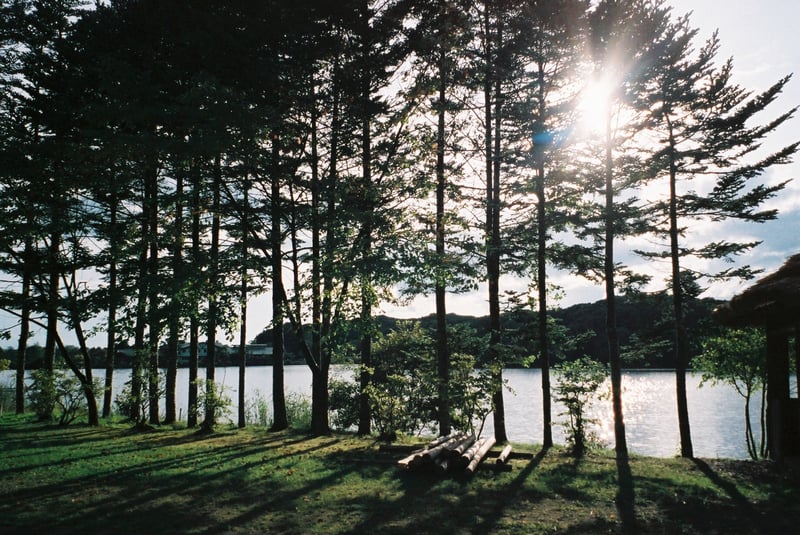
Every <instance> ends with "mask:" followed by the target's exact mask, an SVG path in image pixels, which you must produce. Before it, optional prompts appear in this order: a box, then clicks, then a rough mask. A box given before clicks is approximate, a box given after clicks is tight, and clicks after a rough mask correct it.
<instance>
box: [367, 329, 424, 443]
mask: <svg viewBox="0 0 800 535" xmlns="http://www.w3.org/2000/svg"><path fill="white" fill-rule="evenodd" d="M373 362H374V364H375V372H374V374H373V376H372V382H371V384H370V385H369V387H367V389H366V394H367V395H368V396H369V402H370V407H371V409H372V417H373V421H374V423H375V428H376V430H377V431H378V434H379V435H380V437H381V438H384V439H392V438H394V437H395V436H396V435H397V433H398V432H403V433H411V434H415V433H419V432H421V431H422V430H423V429H424V427H425V426H426V425H427V424H429V423H430V422H433V421H435V419H436V414H437V413H436V406H437V403H436V396H437V390H436V384H437V378H436V368H435V362H436V360H435V354H434V341H433V338H431V335H430V334H429V332H428V331H426V330H424V329H423V328H422V326H421V325H420V324H419V323H416V322H403V323H399V324H398V326H397V328H396V329H395V330H393V331H391V332H389V333H388V334H387V335H385V336H383V337H381V338H379V339H378V340H377V341H376V343H375V347H374V351H373Z"/></svg>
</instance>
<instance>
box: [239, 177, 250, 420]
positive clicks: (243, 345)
mask: <svg viewBox="0 0 800 535" xmlns="http://www.w3.org/2000/svg"><path fill="white" fill-rule="evenodd" d="M243 189H244V195H243V199H242V260H241V261H242V273H241V277H242V282H241V286H240V288H239V307H240V309H241V315H240V318H239V321H240V322H241V323H240V325H239V411H238V412H239V414H238V417H239V418H238V420H239V421H238V424H239V427H245V426H246V425H247V412H246V410H245V409H246V407H245V404H246V402H247V399H246V395H245V394H246V392H245V378H246V375H247V284H248V270H247V265H248V263H249V258H248V248H247V239H248V236H250V221H249V219H248V216H249V212H250V197H249V195H250V181H249V179H248V178H245V181H244V188H243Z"/></svg>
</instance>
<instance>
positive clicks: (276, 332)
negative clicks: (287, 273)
mask: <svg viewBox="0 0 800 535" xmlns="http://www.w3.org/2000/svg"><path fill="white" fill-rule="evenodd" d="M279 164H280V137H279V134H278V132H277V130H276V131H273V132H272V164H271V171H272V176H271V195H270V197H271V198H270V213H271V217H272V227H271V229H270V242H271V245H272V412H273V416H272V430H273V431H280V430H282V429H286V428H287V427H289V420H288V415H287V414H286V395H285V391H284V388H285V386H284V369H283V361H284V340H283V322H284V309H283V306H284V303H283V294H284V288H283V262H282V260H283V251H282V250H281V242H282V241H283V232H281V220H282V217H283V215H282V210H283V209H282V206H281V183H280V165H279Z"/></svg>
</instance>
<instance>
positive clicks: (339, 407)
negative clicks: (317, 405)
mask: <svg viewBox="0 0 800 535" xmlns="http://www.w3.org/2000/svg"><path fill="white" fill-rule="evenodd" d="M360 391H361V387H360V385H359V384H358V383H356V382H355V381H351V380H348V379H346V378H339V377H334V378H331V380H330V382H329V383H328V392H329V399H328V404H329V407H330V412H331V424H332V425H333V427H334V428H336V429H340V430H342V431H346V430H348V429H351V428H352V427H354V426H356V425H358V420H359V410H360V404H361V399H360V396H361V394H360Z"/></svg>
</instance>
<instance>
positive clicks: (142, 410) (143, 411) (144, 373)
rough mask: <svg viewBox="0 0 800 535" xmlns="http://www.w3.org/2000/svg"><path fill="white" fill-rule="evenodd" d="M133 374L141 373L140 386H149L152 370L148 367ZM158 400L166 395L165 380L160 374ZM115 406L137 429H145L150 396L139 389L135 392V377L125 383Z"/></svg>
mask: <svg viewBox="0 0 800 535" xmlns="http://www.w3.org/2000/svg"><path fill="white" fill-rule="evenodd" d="M133 373H139V376H140V379H139V380H140V382H141V383H140V384H142V385H148V384H149V377H150V373H151V372H150V369H149V368H148V367H141V368H139V369H138V372H137V371H134V372H133ZM157 384H158V398H159V399H160V398H161V397H163V395H164V384H165V379H164V377H163V376H162V375H160V374H159V377H158V383H157ZM114 404H115V405H116V406H117V412H119V414H121V415H123V416H125V417H126V418H128V419H129V420H130V421H132V422H133V423H134V424H135V425H136V426H137V427H144V426H145V425H146V423H147V417H148V415H149V413H150V396H149V395H148V393H147V392H146V391H145V390H144V388H141V389H139V391H138V392H134V389H133V377H131V379H128V381H126V382H125V385H124V386H123V387H122V391H120V392H119V393H118V394H117V396H116V397H115V398H114Z"/></svg>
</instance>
